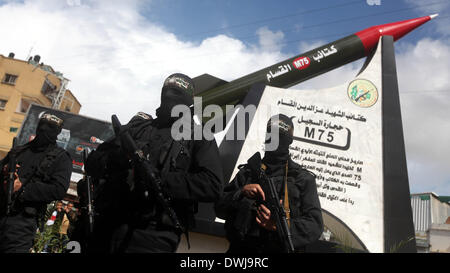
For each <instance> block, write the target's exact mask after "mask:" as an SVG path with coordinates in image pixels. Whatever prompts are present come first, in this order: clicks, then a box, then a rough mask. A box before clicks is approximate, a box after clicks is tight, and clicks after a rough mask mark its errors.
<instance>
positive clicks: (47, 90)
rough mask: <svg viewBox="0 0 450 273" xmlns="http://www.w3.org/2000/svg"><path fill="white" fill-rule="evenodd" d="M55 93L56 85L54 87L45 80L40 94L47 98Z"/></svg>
mask: <svg viewBox="0 0 450 273" xmlns="http://www.w3.org/2000/svg"><path fill="white" fill-rule="evenodd" d="M55 91H56V85H54V84H53V83H52V82H51V81H49V80H48V79H45V81H44V84H43V85H42V89H41V92H42V94H44V95H45V96H49V95H52V94H54V93H55Z"/></svg>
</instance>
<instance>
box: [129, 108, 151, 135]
mask: <svg viewBox="0 0 450 273" xmlns="http://www.w3.org/2000/svg"><path fill="white" fill-rule="evenodd" d="M152 119H153V118H152V116H151V115H149V114H146V113H144V112H138V113H137V114H136V115H134V116H133V117H132V118H131V120H130V121H129V122H128V123H127V124H126V125H124V127H126V128H124V129H128V130H129V132H130V135H131V137H132V138H134V139H139V137H140V136H141V135H142V133H143V130H144V129H145V128H146V127H147V126H148V125H149V124H150V123H149V121H151V120H152Z"/></svg>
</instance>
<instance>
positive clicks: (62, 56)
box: [0, 0, 450, 195]
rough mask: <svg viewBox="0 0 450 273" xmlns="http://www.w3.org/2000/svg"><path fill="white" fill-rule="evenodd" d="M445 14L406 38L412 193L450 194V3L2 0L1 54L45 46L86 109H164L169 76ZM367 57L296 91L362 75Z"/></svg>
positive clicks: (401, 61)
mask: <svg viewBox="0 0 450 273" xmlns="http://www.w3.org/2000/svg"><path fill="white" fill-rule="evenodd" d="M435 13H439V16H438V17H437V18H435V19H434V20H432V21H430V22H428V23H426V24H425V25H423V26H421V27H420V28H418V29H416V30H415V31H413V32H411V33H410V34H408V35H407V36H405V37H403V38H402V39H401V40H399V41H398V42H396V44H395V50H396V62H397V73H398V81H399V91H400V102H401V110H402V121H403V130H404V136H405V149H406V156H407V164H408V173H409V183H410V191H411V192H412V193H419V192H435V193H437V194H438V195H450V169H449V167H450V164H449V163H450V159H448V155H450V144H449V142H448V139H449V136H450V122H448V116H449V113H450V110H449V109H450V88H449V84H450V82H449V81H450V80H449V76H448V75H450V28H449V27H448V25H449V24H450V19H449V17H450V1H448V0H390V1H387V0H357V1H356V0H322V1H313V0H304V1H298V0H284V1H267V0H241V1H237V0H220V1H219V0H192V1H187V0H185V1H182V0H131V1H120V0H97V1H96V0H65V1H63V0H22V1H14V0H6V1H5V0H0V26H1V27H0V37H1V38H0V54H2V55H4V56H7V55H8V53H9V52H14V53H15V57H16V58H18V59H23V60H27V59H28V57H29V56H34V55H40V56H41V62H44V63H45V64H48V65H51V66H52V67H53V68H54V69H55V70H57V71H60V72H62V73H63V74H64V76H65V77H66V78H68V79H70V82H69V85H68V88H69V89H70V90H71V91H72V92H73V93H74V94H75V96H76V97H77V98H78V100H79V101H80V103H81V104H82V108H81V112H80V114H82V115H85V116H90V117H95V118H97V119H102V120H108V121H109V120H110V116H111V115H112V114H117V115H118V117H119V118H120V119H121V120H123V121H127V120H129V119H130V118H131V117H132V116H133V115H134V114H135V113H136V112H138V111H144V112H147V113H149V114H151V115H154V112H155V109H156V108H157V107H158V106H159V99H160V91H161V86H162V83H163V81H164V79H165V78H166V77H167V76H168V75H170V74H171V73H175V72H181V73H185V74H187V75H189V76H191V77H195V76H198V75H201V74H203V73H209V74H211V75H214V76H216V77H219V78H222V79H224V80H227V81H230V80H233V79H236V78H239V77H241V76H243V75H246V74H249V73H251V72H254V71H257V70H259V69H261V68H264V67H266V66H268V65H271V64H274V63H277V62H280V61H282V60H285V59H287V58H290V57H292V56H294V55H298V54H300V53H301V52H305V51H307V50H310V49H313V48H315V47H317V46H320V45H322V44H326V43H329V42H331V41H334V40H337V39H339V38H342V37H345V36H347V35H350V34H352V33H354V32H357V31H359V30H362V29H365V28H367V27H370V26H372V25H379V24H384V23H390V22H395V21H401V20H406V19H411V18H416V17H421V16H426V15H430V14H435ZM363 61H364V60H359V61H356V62H353V63H350V64H348V65H345V66H343V67H340V68H338V69H336V70H333V71H331V72H329V73H326V74H323V75H321V76H319V77H316V78H314V79H311V80H309V81H306V82H303V83H301V84H299V85H297V86H294V87H291V88H294V89H300V88H325V87H330V86H335V85H339V84H342V83H343V82H345V81H348V80H350V79H352V78H353V77H354V76H355V75H356V74H357V72H358V71H359V70H360V68H361V66H362V63H363Z"/></svg>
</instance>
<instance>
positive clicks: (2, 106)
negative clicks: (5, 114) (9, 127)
mask: <svg viewBox="0 0 450 273" xmlns="http://www.w3.org/2000/svg"><path fill="white" fill-rule="evenodd" d="M7 102H8V101H7V100H0V110H5V107H6V103H7Z"/></svg>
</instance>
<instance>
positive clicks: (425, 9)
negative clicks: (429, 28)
mask: <svg viewBox="0 0 450 273" xmlns="http://www.w3.org/2000/svg"><path fill="white" fill-rule="evenodd" d="M404 1H405V2H406V3H407V4H408V5H409V6H411V7H414V8H415V9H416V10H417V11H418V12H419V13H420V14H422V16H426V15H431V14H435V13H439V14H441V16H443V15H444V16H445V15H446V14H448V12H449V11H450V1H436V0H404ZM449 22H450V21H449V20H448V18H442V19H441V18H440V17H437V18H436V19H434V20H433V22H432V23H431V24H433V25H434V26H435V29H436V31H437V32H438V33H440V34H442V35H446V36H448V35H450V28H449V27H448V25H449Z"/></svg>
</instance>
